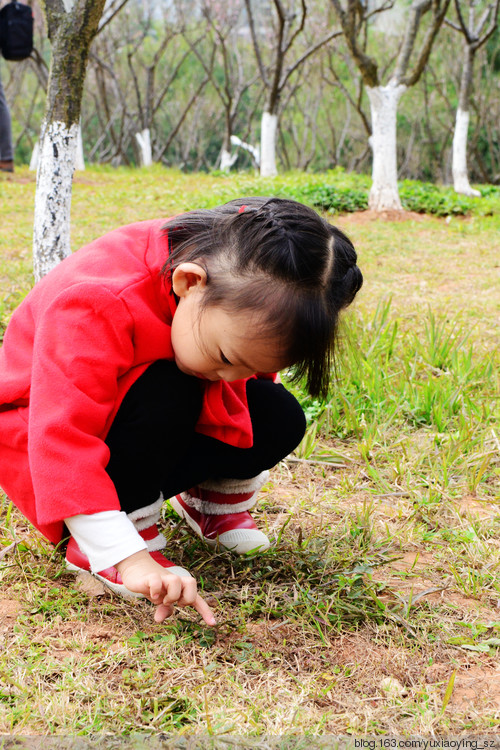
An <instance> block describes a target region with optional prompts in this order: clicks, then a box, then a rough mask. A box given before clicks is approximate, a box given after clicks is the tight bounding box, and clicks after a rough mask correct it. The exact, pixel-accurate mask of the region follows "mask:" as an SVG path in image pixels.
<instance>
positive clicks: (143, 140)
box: [135, 128, 153, 167]
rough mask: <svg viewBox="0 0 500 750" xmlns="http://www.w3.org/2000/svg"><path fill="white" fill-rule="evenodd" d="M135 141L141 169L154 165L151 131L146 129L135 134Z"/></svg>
mask: <svg viewBox="0 0 500 750" xmlns="http://www.w3.org/2000/svg"><path fill="white" fill-rule="evenodd" d="M135 140H136V143H137V147H138V151H139V164H140V165H141V167H150V166H151V165H152V163H153V152H152V150H151V131H150V130H149V128H144V130H143V131H141V132H140V133H136V134H135Z"/></svg>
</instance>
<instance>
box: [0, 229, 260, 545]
mask: <svg viewBox="0 0 500 750" xmlns="http://www.w3.org/2000/svg"><path fill="white" fill-rule="evenodd" d="M164 224H165V220H164V219H160V220H156V221H145V222H140V223H137V224H131V225H129V226H126V227H122V228H120V229H117V230H115V231H113V232H110V233H109V234H107V235H105V236H104V237H101V238H100V239H98V240H96V241H95V242H92V243H91V244H90V245H88V246H87V247H85V248H82V249H81V250H79V251H78V252H77V253H75V254H74V255H72V256H71V257H69V258H67V259H66V260H64V261H63V262H62V263H61V264H59V265H58V266H57V267H56V268H55V269H54V270H52V271H51V272H50V273H49V274H48V275H47V276H46V277H45V278H43V279H42V280H41V281H40V282H39V283H38V284H36V286H35V287H34V289H33V290H32V291H31V292H30V293H29V294H28V296H27V297H26V299H25V300H24V301H23V302H22V304H21V305H20V306H19V307H18V308H17V310H16V311H15V312H14V314H13V316H12V319H11V321H10V323H9V326H8V328H7V331H6V333H5V337H4V343H3V346H2V348H1V349H0V486H1V487H2V488H3V489H4V491H5V492H6V494H7V495H8V497H9V498H10V499H11V500H12V501H13V502H14V504H15V505H16V506H17V507H18V508H19V509H20V510H21V511H22V513H23V514H24V515H25V516H26V517H27V518H28V519H29V520H30V521H31V522H32V523H33V524H34V525H35V526H36V527H37V528H38V529H39V530H40V531H41V532H42V533H43V534H44V535H45V536H46V537H47V538H48V539H49V540H50V541H52V542H54V543H57V542H59V541H60V539H61V536H62V533H63V519H64V518H68V517H70V516H73V515H76V514H79V513H86V514H91V513H97V512H100V511H105V510H119V509H120V503H119V501H118V497H117V494H116V491H115V487H114V485H113V483H112V481H111V479H110V478H109V476H108V474H107V473H106V465H107V463H108V460H109V451H108V448H107V446H106V444H105V442H104V440H105V438H106V435H107V433H108V430H109V428H110V426H111V423H112V421H113V418H114V417H115V415H116V412H117V410H118V407H119V406H120V404H121V402H122V399H123V397H124V396H125V394H126V392H127V391H128V389H129V388H130V386H131V385H132V384H133V383H134V382H135V380H137V378H138V377H139V376H140V375H141V374H142V373H143V372H144V371H145V369H146V368H147V366H148V365H149V364H150V363H151V362H154V361H156V360H158V359H173V358H174V353H173V350H172V346H171V341H170V330H171V328H170V327H171V322H172V316H173V314H174V312H175V307H176V303H175V298H174V295H173V294H172V292H171V287H170V284H169V283H167V281H166V280H165V278H164V277H163V276H161V275H160V269H161V267H162V266H163V264H164V262H165V259H166V257H167V239H166V237H165V236H164V234H163V233H162V231H161V228H162V226H163V225H164ZM245 384H246V381H244V380H239V381H235V382H233V383H225V382H224V381H216V382H209V383H206V384H205V397H204V404H203V408H202V412H201V415H200V419H199V422H198V427H197V429H198V430H199V431H200V432H204V433H205V434H210V435H213V436H214V437H217V438H218V439H220V440H223V441H224V442H227V443H230V444H231V445H236V446H238V447H242V448H245V447H249V446H251V445H252V427H251V421H250V416H249V414H248V408H247V402H246V386H245Z"/></svg>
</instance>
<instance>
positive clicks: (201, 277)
mask: <svg viewBox="0 0 500 750" xmlns="http://www.w3.org/2000/svg"><path fill="white" fill-rule="evenodd" d="M206 283H207V272H206V271H205V269H204V268H202V267H201V266H199V265H198V263H181V264H180V265H179V266H177V268H174V272H173V273H172V289H173V290H174V294H176V295H177V296H178V297H185V296H186V295H187V294H189V293H190V292H193V291H195V290H201V289H204V288H205V286H206Z"/></svg>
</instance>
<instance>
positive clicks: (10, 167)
mask: <svg viewBox="0 0 500 750" xmlns="http://www.w3.org/2000/svg"><path fill="white" fill-rule="evenodd" d="M13 171H14V162H13V161H0V172H13Z"/></svg>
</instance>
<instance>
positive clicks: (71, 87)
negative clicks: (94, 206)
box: [33, 0, 104, 281]
mask: <svg viewBox="0 0 500 750" xmlns="http://www.w3.org/2000/svg"><path fill="white" fill-rule="evenodd" d="M103 7H104V0H65V2H64V4H63V3H62V2H61V1H60V0H45V4H44V10H45V15H46V20H47V27H48V31H49V38H50V40H51V44H52V57H51V64H50V74H49V82H48V90H47V104H46V111H45V118H44V121H43V123H42V128H41V133H40V150H39V159H38V170H37V187H36V194H35V220H34V228H33V266H34V273H35V280H36V281H38V280H39V279H40V278H41V277H42V276H44V275H45V274H46V273H48V271H50V270H51V268H53V267H54V266H56V265H57V264H58V263H59V262H60V261H61V260H63V259H64V258H65V257H67V256H68V255H69V254H70V252H71V247H70V212H71V189H72V180H73V172H74V169H75V158H76V153H77V144H78V130H79V121H80V106H81V99H82V91H83V82H84V79H85V71H86V66H87V58H88V52H89V47H90V43H91V42H92V39H93V38H94V36H95V34H96V31H97V27H98V23H99V19H100V18H101V15H102V11H103Z"/></svg>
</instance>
